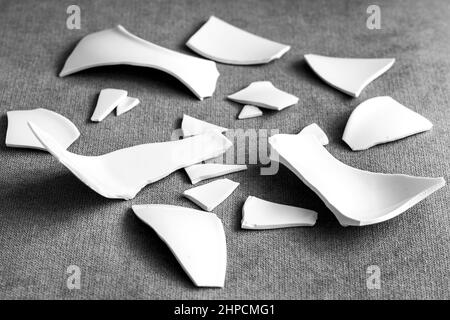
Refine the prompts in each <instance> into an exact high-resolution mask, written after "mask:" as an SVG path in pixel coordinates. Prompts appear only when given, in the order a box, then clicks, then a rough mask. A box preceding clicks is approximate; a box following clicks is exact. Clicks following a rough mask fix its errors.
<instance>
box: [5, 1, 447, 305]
mask: <svg viewBox="0 0 450 320" xmlns="http://www.w3.org/2000/svg"><path fill="white" fill-rule="evenodd" d="M70 4H72V3H69V2H64V1H13V0H10V1H8V0H6V1H5V0H0V140H1V141H0V164H1V165H0V298H5V299H17V298H27V299H34V298H57V299H104V298H106V299H113V298H119V299H332V298H335V299H349V298H350V299H377V298H385V299H400V298H405V299H415V298H419V299H431V298H438V299H448V298H449V270H450V263H449V260H450V249H449V243H450V242H449V240H450V239H449V237H450V216H449V200H450V196H449V188H448V186H446V187H444V188H442V189H441V190H439V191H438V192H436V193H434V194H433V195H432V196H430V197H428V198H427V199H425V200H424V201H422V202H420V203H419V204H417V205H416V206H414V207H413V208H411V209H409V210H407V211H406V212H405V213H403V214H402V215H400V216H398V217H396V218H394V219H392V220H390V221H388V222H384V223H381V224H377V225H372V226H366V227H360V228H358V227H348V228H343V227H341V226H340V225H339V224H338V222H337V220H336V219H335V218H334V216H333V214H332V213H331V212H330V211H329V210H328V209H327V208H326V206H325V205H324V204H323V203H322V202H321V201H320V199H319V198H318V196H316V195H315V193H314V192H312V191H311V190H310V189H309V188H308V187H306V186H305V185H304V184H303V183H302V182H301V181H300V180H299V179H298V178H297V177H296V176H295V175H294V174H293V173H291V172H290V171H289V170H288V169H286V168H285V167H282V166H281V167H280V169H279V172H278V174H276V175H273V176H261V175H260V174H259V169H260V168H259V166H257V165H253V166H250V167H249V169H248V170H247V171H244V172H240V173H236V174H233V175H229V176H227V178H229V179H232V180H234V181H237V182H240V186H239V188H238V189H237V190H236V191H235V192H234V193H233V194H232V195H231V196H230V197H229V198H228V199H227V200H226V201H225V202H224V203H222V204H221V205H220V206H218V207H217V208H216V209H215V210H214V212H215V213H216V214H217V215H218V216H219V217H220V218H221V219H222V221H223V224H224V228H225V233H226V237H227V246H228V269H227V276H226V283H225V287H224V288H223V289H204V288H196V287H195V286H194V285H193V284H192V282H191V281H190V280H189V278H188V276H187V275H186V274H185V272H184V271H183V270H182V268H181V267H180V265H179V264H178V262H177V261H176V259H175V257H174V256H173V255H172V253H171V252H170V251H169V249H168V248H167V246H166V245H165V244H164V243H163V242H162V241H161V240H160V239H159V238H158V236H157V235H156V233H154V232H153V230H152V229H151V228H149V227H148V226H146V225H144V224H143V223H142V222H140V221H139V220H138V219H137V218H136V217H135V215H134V214H133V212H132V210H131V205H132V204H146V203H165V204H173V205H181V206H186V207H192V208H196V206H195V205H194V204H193V203H191V202H190V201H188V200H187V199H185V198H183V197H182V196H181V193H182V192H183V191H184V190H185V189H188V188H190V187H191V184H190V182H189V179H188V177H187V175H186V174H185V172H184V170H180V171H177V172H175V173H173V174H171V175H170V176H168V177H167V178H165V179H163V180H161V181H159V182H156V183H154V184H152V185H150V186H147V187H146V188H144V189H143V190H142V191H141V192H140V193H139V194H138V195H137V197H136V198H135V199H133V200H131V201H122V200H110V199H106V198H103V197H101V196H100V195H98V194H97V193H95V192H94V191H92V190H91V189H89V188H88V187H87V186H85V185H84V184H83V183H81V182H80V181H78V180H77V179H76V178H75V176H73V175H72V174H71V173H70V172H69V171H68V170H67V169H66V168H65V167H63V166H62V165H61V164H59V163H58V162H57V161H56V160H55V159H54V158H53V157H52V156H50V155H49V154H48V153H45V152H41V151H33V150H26V149H13V148H7V147H5V143H4V137H5V134H6V128H7V118H6V111H8V110H24V109H34V108H38V107H42V108H48V109H50V110H54V111H56V112H58V113H60V114H62V115H64V116H65V117H67V118H69V119H70V120H71V121H73V122H74V124H75V125H76V126H77V127H78V128H79V130H80V132H81V137H80V138H79V139H78V140H77V141H76V142H75V143H74V144H73V145H72V146H71V147H70V148H69V150H70V151H72V152H75V153H79V154H84V155H99V154H103V153H106V152H110V151H113V150H116V149H119V148H124V147H129V146H133V145H136V144H140V143H148V142H158V141H166V140H169V139H170V136H171V134H172V131H173V130H174V129H176V128H178V127H179V126H180V119H181V117H182V115H183V113H186V114H189V115H191V116H194V117H197V118H200V119H203V120H206V121H208V122H211V123H214V124H217V125H220V126H224V127H228V128H253V129H280V132H282V133H297V132H299V131H300V130H301V129H302V128H303V127H304V126H306V125H308V124H310V123H313V122H316V123H317V124H318V125H319V126H320V127H322V128H323V129H324V131H325V132H326V133H327V135H328V137H329V139H330V144H329V146H327V150H329V151H330V152H331V153H332V154H333V155H334V156H335V157H336V158H337V159H339V160H341V161H343V162H344V163H346V164H348V165H351V166H354V167H357V168H360V169H364V170H369V171H376V172H385V173H404V174H411V175H417V176H431V177H439V176H442V177H444V178H445V179H446V180H447V181H448V180H449V175H450V154H449V145H450V131H449V122H450V108H449V98H450V60H449V52H450V22H449V21H450V20H449V17H450V8H449V5H450V3H449V2H448V1H418V0H417V1H416V0H414V1H378V2H377V4H378V5H379V6H380V8H381V30H369V29H368V28H367V27H366V19H367V17H368V16H369V15H368V14H367V13H366V9H367V7H368V6H369V5H370V4H372V2H371V1H332V2H331V1H242V0H241V1H219V0H216V1H201V2H200V1H167V0H164V1H126V3H125V2H124V1H95V2H91V1H76V3H75V4H77V5H79V6H80V8H81V29H80V30H69V29H68V28H67V27H66V19H67V17H68V15H67V13H66V9H67V7H68V6H69V5H70ZM210 15H215V16H217V17H219V18H221V19H223V20H225V21H227V22H229V23H231V24H233V25H236V26H238V27H240V28H243V29H245V30H247V31H250V32H253V33H255V34H257V35H260V36H264V37H266V38H268V39H271V40H274V41H278V42H281V43H284V44H289V45H291V46H292V49H291V50H290V51H289V52H288V53H287V54H286V55H285V56H283V57H282V59H280V60H277V61H275V62H272V63H269V64H266V65H260V66H230V65H224V64H217V67H218V69H219V72H220V74H221V75H220V77H219V80H218V84H217V88H216V91H215V93H214V95H213V97H212V98H208V99H205V100H204V101H199V100H198V99H196V98H195V96H194V95H193V94H192V93H191V92H190V91H189V90H188V89H187V88H186V87H185V86H184V85H183V84H181V82H179V81H178V80H176V79H175V78H172V77H171V76H169V75H167V74H165V73H163V72H160V71H156V70H151V69H148V68H139V67H129V66H116V67H103V68H97V69H91V70H86V71H83V72H79V73H77V74H74V75H71V76H68V77H65V78H59V77H58V76H57V75H58V73H59V72H60V70H61V68H62V66H63V64H64V62H65V60H66V58H67V57H68V55H69V54H70V52H71V51H72V50H73V48H74V46H75V44H76V43H77V42H78V41H79V40H80V39H81V38H82V37H83V36H85V35H87V34H89V33H91V32H95V31H99V30H103V29H106V28H110V27H113V26H115V25H117V24H121V25H123V26H124V27H125V28H126V29H127V30H129V31H130V32H132V33H134V34H135V35H137V36H139V37H141V38H143V39H146V40H149V41H151V42H154V43H156V44H159V45H161V46H164V47H167V48H170V49H174V50H177V51H180V52H184V53H188V54H191V55H193V56H196V54H195V53H194V52H192V51H190V50H189V49H188V48H187V47H186V46H185V43H186V41H187V39H188V38H189V37H190V36H191V35H192V34H193V33H194V32H196V31H197V30H198V28H199V27H200V26H201V25H202V24H203V23H204V22H205V21H206V20H207V19H208V17H209V16H210ZM306 53H316V54H323V55H329V56H339V57H379V58H385V57H394V58H396V62H395V64H394V66H393V67H392V68H391V69H390V70H389V71H387V72H386V73H385V74H383V75H382V76H381V77H380V78H378V79H377V80H375V81H374V82H372V83H371V84H370V85H369V86H368V87H366V89H365V90H364V91H363V92H362V94H361V96H360V97H359V98H351V97H349V96H347V95H345V94H343V93H341V92H339V91H337V90H335V89H333V88H331V87H330V86H328V85H327V84H325V83H324V82H323V81H321V80H320V79H319V78H318V77H317V76H316V75H315V74H314V73H313V72H312V71H311V70H310V69H309V67H308V66H307V65H306V63H305V61H304V59H303V54H306ZM261 80H269V81H272V83H273V84H274V85H275V86H276V87H278V88H280V89H282V90H284V91H287V92H289V93H292V94H295V95H297V96H298V97H299V98H300V101H299V103H298V104H297V105H295V106H292V107H290V108H287V109H285V110H283V111H281V112H270V111H267V112H265V114H264V116H262V117H259V118H255V119H248V120H237V119H236V118H237V115H238V114H239V112H240V110H241V108H242V105H240V104H237V103H234V102H231V101H229V100H227V99H226V96H227V95H229V94H231V93H234V92H236V91H237V90H239V89H241V88H244V87H246V86H247V85H248V84H249V83H251V82H253V81H261ZM103 88H118V89H125V90H128V92H129V95H130V96H132V97H138V98H139V99H140V100H141V104H140V105H139V106H137V107H136V108H135V109H133V110H132V111H130V112H128V113H126V114H124V115H122V116H120V117H116V116H115V115H113V114H111V115H109V116H108V117H107V118H106V119H105V120H104V121H103V122H101V123H93V122H91V121H90V120H89V118H90V116H91V114H92V112H93V110H94V107H95V103H96V100H97V96H98V93H99V92H100V90H101V89H103ZM382 95H389V96H391V97H393V98H394V99H396V100H397V101H399V102H400V103H402V104H404V105H405V106H407V107H409V108H411V109H412V110H414V111H417V112H419V113H420V114H422V115H423V116H425V117H426V118H428V119H429V120H430V121H431V122H432V123H433V124H434V127H433V129H432V130H431V131H429V132H426V133H422V134H418V135H415V136H412V137H409V138H406V139H403V140H400V141H396V142H392V143H388V144H385V145H380V146H376V147H374V148H371V149H369V150H367V151H363V152H352V151H351V150H350V148H349V147H348V146H347V145H346V144H345V143H344V142H343V141H342V140H341V137H342V133H343V130H344V127H345V124H346V121H347V119H348V117H349V115H350V113H351V112H352V110H353V109H354V108H355V107H356V106H357V105H358V104H359V103H361V102H362V101H364V100H366V99H368V98H372V97H375V96H382ZM264 111H265V110H264ZM249 195H253V196H257V197H260V198H263V199H266V200H269V201H275V202H279V203H283V204H288V205H295V206H300V207H304V208H309V209H313V210H316V211H317V212H318V213H319V219H318V222H317V225H316V226H315V227H312V228H290V229H280V230H267V231H246V230H242V229H241V228H240V220H241V207H242V204H243V203H244V201H245V199H246V198H247V196H249ZM70 265H76V266H78V267H79V268H80V270H81V289H79V290H76V289H75V290H69V289H68V288H67V286H66V279H67V278H68V277H69V274H67V273H66V270H67V267H68V266H70ZM371 265H377V266H379V268H380V271H381V288H380V289H379V290H377V289H372V290H369V289H368V288H367V286H366V281H367V279H368V277H369V276H370V275H369V274H367V273H366V270H367V268H368V267H369V266H371Z"/></svg>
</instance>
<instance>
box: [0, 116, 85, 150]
mask: <svg viewBox="0 0 450 320" xmlns="http://www.w3.org/2000/svg"><path fill="white" fill-rule="evenodd" d="M6 114H7V117H8V129H7V131H6V140H5V144H6V146H8V147H12V148H30V149H39V150H46V149H45V147H44V146H43V145H42V143H40V141H39V140H38V139H37V138H36V136H35V135H34V134H33V131H31V129H30V127H29V126H28V122H29V121H33V123H35V124H36V125H38V126H40V127H42V128H46V129H47V130H48V132H49V133H50V134H51V135H53V136H54V137H55V139H56V140H57V142H58V144H59V145H60V146H61V148H63V149H67V148H68V147H69V146H70V145H71V144H72V143H73V142H74V141H75V140H77V139H78V137H79V136H80V131H78V129H77V127H76V126H75V125H74V124H73V123H72V122H71V121H70V120H69V119H67V118H65V117H63V116H62V115H60V114H59V113H56V112H54V111H51V110H47V109H43V108H39V109H33V110H14V111H8V112H7V113H6Z"/></svg>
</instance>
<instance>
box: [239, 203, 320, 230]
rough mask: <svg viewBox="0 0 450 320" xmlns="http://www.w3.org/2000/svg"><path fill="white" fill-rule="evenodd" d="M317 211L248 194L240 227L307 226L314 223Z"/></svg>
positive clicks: (276, 227) (262, 228)
mask: <svg viewBox="0 0 450 320" xmlns="http://www.w3.org/2000/svg"><path fill="white" fill-rule="evenodd" d="M316 220H317V212H315V211H313V210H308V209H303V208H298V207H293V206H287V205H284V204H278V203H275V202H270V201H266V200H263V199H259V198H257V197H253V196H249V197H248V198H247V200H245V203H244V206H243V207H242V221H241V227H242V229H259V230H264V229H278V228H289V227H308V226H313V225H315V224H316Z"/></svg>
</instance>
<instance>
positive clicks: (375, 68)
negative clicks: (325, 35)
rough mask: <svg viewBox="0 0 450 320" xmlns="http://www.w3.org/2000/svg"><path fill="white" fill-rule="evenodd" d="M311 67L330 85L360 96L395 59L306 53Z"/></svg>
mask: <svg viewBox="0 0 450 320" xmlns="http://www.w3.org/2000/svg"><path fill="white" fill-rule="evenodd" d="M305 59H306V62H307V63H308V64H309V66H310V67H311V69H313V70H314V72H315V73H316V74H317V75H318V76H319V77H320V78H321V79H322V80H323V81H325V82H326V83H328V84H329V85H330V86H332V87H334V88H336V89H338V90H340V91H342V92H344V93H346V94H348V95H350V96H353V97H358V96H359V94H360V93H361V91H362V90H363V89H364V88H365V87H366V86H367V85H368V84H369V83H371V82H372V81H373V80H375V79H376V78H378V77H379V76H381V75H382V74H383V73H385V72H386V71H387V70H389V68H390V67H392V65H393V64H394V62H395V59H391V58H387V59H354V58H335V57H326V56H320V55H316V54H305Z"/></svg>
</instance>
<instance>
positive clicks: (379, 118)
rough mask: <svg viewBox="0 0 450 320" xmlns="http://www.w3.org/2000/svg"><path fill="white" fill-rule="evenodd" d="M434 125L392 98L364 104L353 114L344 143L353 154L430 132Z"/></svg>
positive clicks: (377, 99) (383, 98)
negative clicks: (381, 144)
mask: <svg viewBox="0 0 450 320" xmlns="http://www.w3.org/2000/svg"><path fill="white" fill-rule="evenodd" d="M432 127H433V124H432V123H431V122H430V121H429V120H428V119H426V118H424V117H423V116H421V115H420V114H418V113H416V112H414V111H412V110H410V109H408V108H407V107H405V106H403V105H401V104H400V103H398V102H397V101H395V100H394V99H392V98H391V97H376V98H372V99H369V100H366V101H364V102H363V103H361V104H360V105H359V106H357V107H356V108H355V110H353V112H352V114H351V115H350V118H349V119H348V121H347V125H346V126H345V130H344V135H343V136H342V140H344V141H345V142H346V143H347V144H348V145H349V146H350V148H352V150H354V151H357V150H365V149H369V148H370V147H373V146H375V145H377V144H380V143H386V142H390V141H395V140H398V139H402V138H405V137H408V136H410V135H413V134H416V133H420V132H423V131H428V130H431V128H432Z"/></svg>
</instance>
